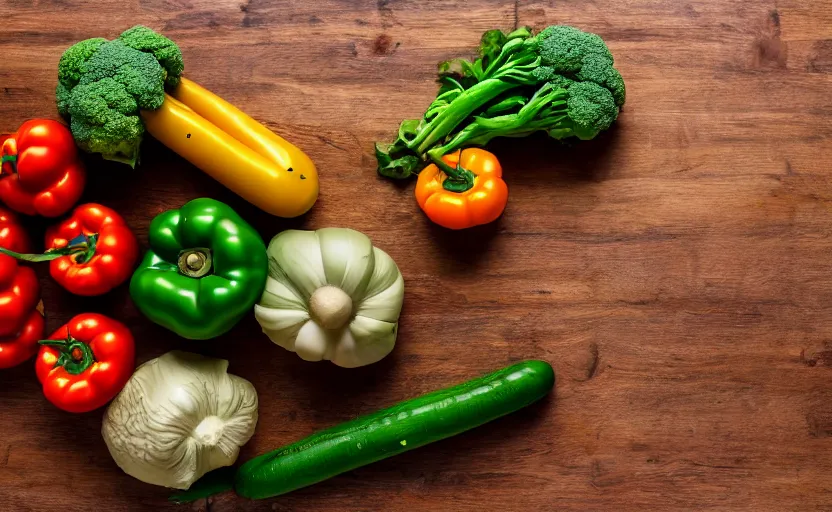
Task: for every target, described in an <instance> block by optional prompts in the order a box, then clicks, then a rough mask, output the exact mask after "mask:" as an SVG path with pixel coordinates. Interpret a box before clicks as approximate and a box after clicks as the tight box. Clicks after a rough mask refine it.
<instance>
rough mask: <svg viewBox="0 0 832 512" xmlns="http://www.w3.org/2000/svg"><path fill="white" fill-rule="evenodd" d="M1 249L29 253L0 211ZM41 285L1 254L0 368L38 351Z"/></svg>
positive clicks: (29, 271) (12, 222)
mask: <svg viewBox="0 0 832 512" xmlns="http://www.w3.org/2000/svg"><path fill="white" fill-rule="evenodd" d="M0 247H3V248H7V249H10V250H13V251H18V252H20V251H23V252H25V251H28V250H29V239H28V237H27V236H26V232H25V231H24V230H23V227H22V226H20V224H18V223H17V220H16V218H15V216H14V214H12V213H11V212H9V211H8V210H5V209H3V208H0ZM39 300H40V285H39V284H38V278H37V276H36V275H35V271H34V270H32V269H31V268H29V267H22V266H20V265H18V263H17V260H15V259H14V258H12V257H10V256H6V255H4V254H0V369H4V368H11V367H12V366H17V365H18V364H20V363H22V362H23V361H25V360H27V359H29V358H30V357H32V356H33V355H35V353H37V351H38V340H39V339H40V337H41V336H43V328H44V322H43V315H42V314H41V312H40V307H39V304H38V303H39Z"/></svg>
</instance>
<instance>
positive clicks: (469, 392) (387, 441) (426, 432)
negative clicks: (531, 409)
mask: <svg viewBox="0 0 832 512" xmlns="http://www.w3.org/2000/svg"><path fill="white" fill-rule="evenodd" d="M554 384H555V373H554V371H553V370H552V367H551V366H550V365H549V363H546V362H543V361H525V362H522V363H518V364H515V365H512V366H509V367H507V368H503V369H502V370H498V371H496V372H494V373H491V374H488V375H486V376H484V377H480V378H478V379H474V380H471V381H468V382H466V383H464V384H460V385H458V386H454V387H451V388H447V389H443V390H440V391H435V392H433V393H430V394H427V395H423V396H421V397H418V398H414V399H411V400H407V401H404V402H401V403H399V404H397V405H394V406H393V407H390V408H388V409H384V410H381V411H378V412H375V413H373V414H368V415H366V416H362V417H360V418H357V419H355V420H353V421H349V422H347V423H342V424H341V425H338V426H335V427H332V428H329V429H327V430H324V431H321V432H318V433H317V434H313V435H311V436H309V437H307V438H306V439H303V440H302V441H298V442H297V443H294V444H290V445H289V446H284V447H283V448H279V449H277V450H274V451H272V452H269V453H266V454H264V455H260V456H259V457H256V458H254V459H251V460H250V461H248V462H246V463H245V464H243V465H242V466H241V467H240V469H239V470H238V471H237V474H236V477H235V483H234V488H235V490H236V491H237V494H239V495H240V496H244V497H246V498H252V499H260V498H269V497H272V496H278V495H280V494H284V493H287V492H290V491H293V490H295V489H299V488H301V487H306V486H307V485H312V484H314V483H317V482H321V481H323V480H326V479H328V478H331V477H333V476H335V475H339V474H341V473H344V472H346V471H350V470H353V469H355V468H358V467H361V466H364V465H366V464H370V463H372V462H376V461H379V460H381V459H386V458H388V457H392V456H393V455H398V454H400V453H403V452H406V451H408V450H412V449H414V448H418V447H420V446H424V445H426V444H428V443H432V442H434V441H438V440H440V439H445V438H447V437H451V436H454V435H456V434H459V433H460V432H464V431H466V430H469V429H472V428H474V427H478V426H480V425H482V424H484V423H487V422H489V421H491V420H493V419H496V418H499V417H500V416H505V415H506V414H509V413H512V412H514V411H517V410H519V409H522V408H523V407H526V406H527V405H529V404H531V403H533V402H536V401H537V400H540V399H541V398H543V397H544V396H546V395H547V394H548V393H549V391H551V389H552V387H553V386H554Z"/></svg>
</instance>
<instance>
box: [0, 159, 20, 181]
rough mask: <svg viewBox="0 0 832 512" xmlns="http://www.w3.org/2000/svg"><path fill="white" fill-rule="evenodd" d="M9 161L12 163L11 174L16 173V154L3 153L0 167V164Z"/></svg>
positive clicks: (0, 174) (0, 170)
mask: <svg viewBox="0 0 832 512" xmlns="http://www.w3.org/2000/svg"><path fill="white" fill-rule="evenodd" d="M6 163H10V164H12V172H11V174H17V155H3V158H2V160H0V167H2V164H6ZM2 175H3V171H2V168H0V176H2Z"/></svg>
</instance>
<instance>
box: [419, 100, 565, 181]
mask: <svg viewBox="0 0 832 512" xmlns="http://www.w3.org/2000/svg"><path fill="white" fill-rule="evenodd" d="M568 96H569V93H568V92H567V91H566V89H562V88H559V87H558V88H556V87H554V86H552V85H551V84H546V85H544V86H543V87H541V88H540V90H538V91H537V92H536V93H535V94H534V96H532V97H531V98H530V99H529V102H528V103H527V104H526V105H524V106H523V108H521V109H520V110H519V111H518V112H516V113H514V114H506V115H502V116H497V117H491V118H486V117H475V118H474V120H473V121H471V122H470V123H469V124H468V125H467V126H465V127H464V128H463V129H462V130H460V131H458V132H457V133H456V135H455V136H454V137H453V138H452V139H451V140H450V141H448V142H447V143H446V144H444V145H443V146H438V147H435V148H433V149H431V150H430V151H428V156H429V157H430V158H431V160H433V161H434V162H437V161H438V160H441V158H442V155H447V154H448V153H451V152H453V151H456V150H457V149H459V148H461V147H463V146H484V145H486V144H487V143H488V142H490V141H491V139H493V138H495V137H525V136H527V135H530V134H532V133H534V132H537V131H549V130H553V129H561V130H569V131H571V128H572V121H571V119H570V118H569V116H568V115H567V103H566V98H567V97H568ZM437 165H438V164H437Z"/></svg>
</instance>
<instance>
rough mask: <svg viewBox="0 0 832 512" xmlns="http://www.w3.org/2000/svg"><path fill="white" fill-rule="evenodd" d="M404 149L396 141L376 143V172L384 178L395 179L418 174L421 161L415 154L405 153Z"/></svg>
mask: <svg viewBox="0 0 832 512" xmlns="http://www.w3.org/2000/svg"><path fill="white" fill-rule="evenodd" d="M397 142H398V141H397ZM406 149H407V148H404V150H402V148H401V147H398V146H397V145H396V143H393V144H376V160H378V173H379V174H381V175H382V176H384V177H386V178H392V179H397V180H402V179H407V178H410V177H411V176H413V175H414V174H418V173H419V171H420V170H421V165H422V162H421V160H419V158H418V157H417V156H416V155H413V154H406V153H405V150H406Z"/></svg>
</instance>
